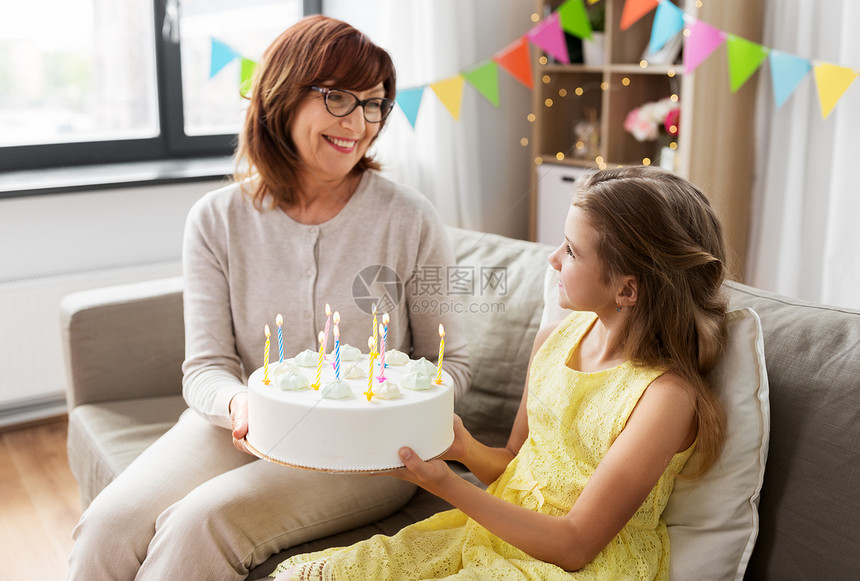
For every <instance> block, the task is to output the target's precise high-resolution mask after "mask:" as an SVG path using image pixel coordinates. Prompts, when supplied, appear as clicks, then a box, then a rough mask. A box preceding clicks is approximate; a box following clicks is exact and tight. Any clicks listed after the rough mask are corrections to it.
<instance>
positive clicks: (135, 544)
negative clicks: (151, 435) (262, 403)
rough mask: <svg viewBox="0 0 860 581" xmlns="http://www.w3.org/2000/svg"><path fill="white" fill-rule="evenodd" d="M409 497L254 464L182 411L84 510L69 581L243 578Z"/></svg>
mask: <svg viewBox="0 0 860 581" xmlns="http://www.w3.org/2000/svg"><path fill="white" fill-rule="evenodd" d="M414 491H415V488H414V486H413V485H411V484H409V483H406V482H403V481H401V480H397V479H395V478H390V477H386V476H365V475H338V474H327V473H323V472H314V471H308V470H298V469H293V468H287V467H284V466H278V465H275V464H271V463H269V462H265V461H263V460H258V459H256V458H254V457H253V456H249V455H247V454H244V453H242V452H239V451H238V450H236V449H235V448H234V447H233V444H232V440H231V437H230V432H229V431H228V430H225V429H222V428H219V427H216V426H213V425H211V424H209V423H208V422H206V421H205V420H204V419H203V418H201V417H200V416H198V415H197V413H196V412H193V411H191V410H187V411H185V412H184V413H183V414H182V416H181V417H180V418H179V421H178V422H177V424H176V425H175V426H174V427H173V428H171V429H170V431H168V432H167V433H166V434H164V436H162V437H161V438H160V439H159V440H158V441H156V442H155V443H154V444H153V445H152V446H150V447H149V448H148V449H147V450H146V451H144V452H143V453H142V454H141V455H140V456H139V457H138V458H137V459H135V460H134V462H132V464H131V465H130V466H129V467H128V468H126V470H124V471H123V472H122V473H121V474H120V475H119V476H118V477H117V478H116V480H114V481H113V482H112V483H111V484H110V485H108V486H107V487H106V488H105V489H104V490H103V491H102V492H101V493H100V494H99V495H98V496H97V497H96V498H95V500H93V502H92V504H91V505H90V506H89V507H88V508H87V509H86V511H84V514H83V516H82V517H81V520H80V522H79V523H78V526H77V527H76V528H75V530H74V533H73V537H74V539H75V546H74V549H73V551H72V555H71V557H70V559H69V579H73V580H81V581H100V580H103V579H113V580H117V581H125V580H131V579H140V580H158V581H165V580H167V579H212V580H221V579H224V580H231V579H235V580H241V579H245V577H246V576H247V574H248V571H249V570H250V569H252V568H253V567H255V566H256V565H258V564H260V563H262V562H263V561H265V560H266V559H267V558H268V557H270V556H271V555H273V554H274V553H277V552H278V551H281V550H282V549H285V548H287V547H291V546H293V545H295V544H298V543H302V542H306V541H308V540H312V539H317V538H320V537H323V536H326V535H330V534H333V533H336V532H340V531H344V530H348V529H351V528H355V527H358V526H362V525H364V524H367V523H371V522H375V521H376V520H379V519H381V518H383V517H384V516H386V515H388V514H391V513H392V512H394V511H396V510H397V509H398V508H400V507H401V506H403V505H404V504H405V503H406V502H407V501H408V500H409V498H410V497H411V496H412V494H413V493H414Z"/></svg>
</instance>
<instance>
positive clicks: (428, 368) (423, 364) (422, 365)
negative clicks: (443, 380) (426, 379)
mask: <svg viewBox="0 0 860 581" xmlns="http://www.w3.org/2000/svg"><path fill="white" fill-rule="evenodd" d="M406 372H407V373H423V374H424V375H431V376H432V375H436V365H434V364H433V363H430V362H429V361H427V360H426V359H424V358H423V357H422V358H421V359H419V360H418V361H410V362H409V363H407V364H406Z"/></svg>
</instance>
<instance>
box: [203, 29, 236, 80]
mask: <svg viewBox="0 0 860 581" xmlns="http://www.w3.org/2000/svg"><path fill="white" fill-rule="evenodd" d="M210 40H211V50H212V54H211V57H210V59H209V78H210V79H211V78H212V77H214V76H215V75H216V74H218V71H220V70H221V69H223V68H224V67H226V66H227V65H228V64H230V63H231V62H233V61H234V60H235V59H237V58H239V53H237V52H236V51H235V50H233V49H232V48H230V47H229V46H227V45H226V44H224V43H223V42H221V41H220V40H216V39H214V38H212V39H210Z"/></svg>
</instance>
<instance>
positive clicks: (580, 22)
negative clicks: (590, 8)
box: [556, 0, 596, 40]
mask: <svg viewBox="0 0 860 581" xmlns="http://www.w3.org/2000/svg"><path fill="white" fill-rule="evenodd" d="M595 1H596V0H589V3H592V4H593V3H594V2H595ZM556 12H557V13H558V17H559V19H560V20H561V28H562V30H564V31H565V32H567V33H568V34H572V35H574V36H577V37H579V38H582V39H585V40H591V22H589V20H588V12H586V10H585V4H583V3H582V0H567V1H566V2H565V3H564V4H562V5H561V6H559V7H558V10H557V11H556Z"/></svg>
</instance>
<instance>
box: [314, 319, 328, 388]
mask: <svg viewBox="0 0 860 581" xmlns="http://www.w3.org/2000/svg"><path fill="white" fill-rule="evenodd" d="M319 342H320V357H319V361H317V381H316V383H314V384H313V385H312V386H311V387H312V388H314V389H319V388H320V383H321V380H322V364H323V357H325V335H324V334H323V332H322V331H320V334H319Z"/></svg>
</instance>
